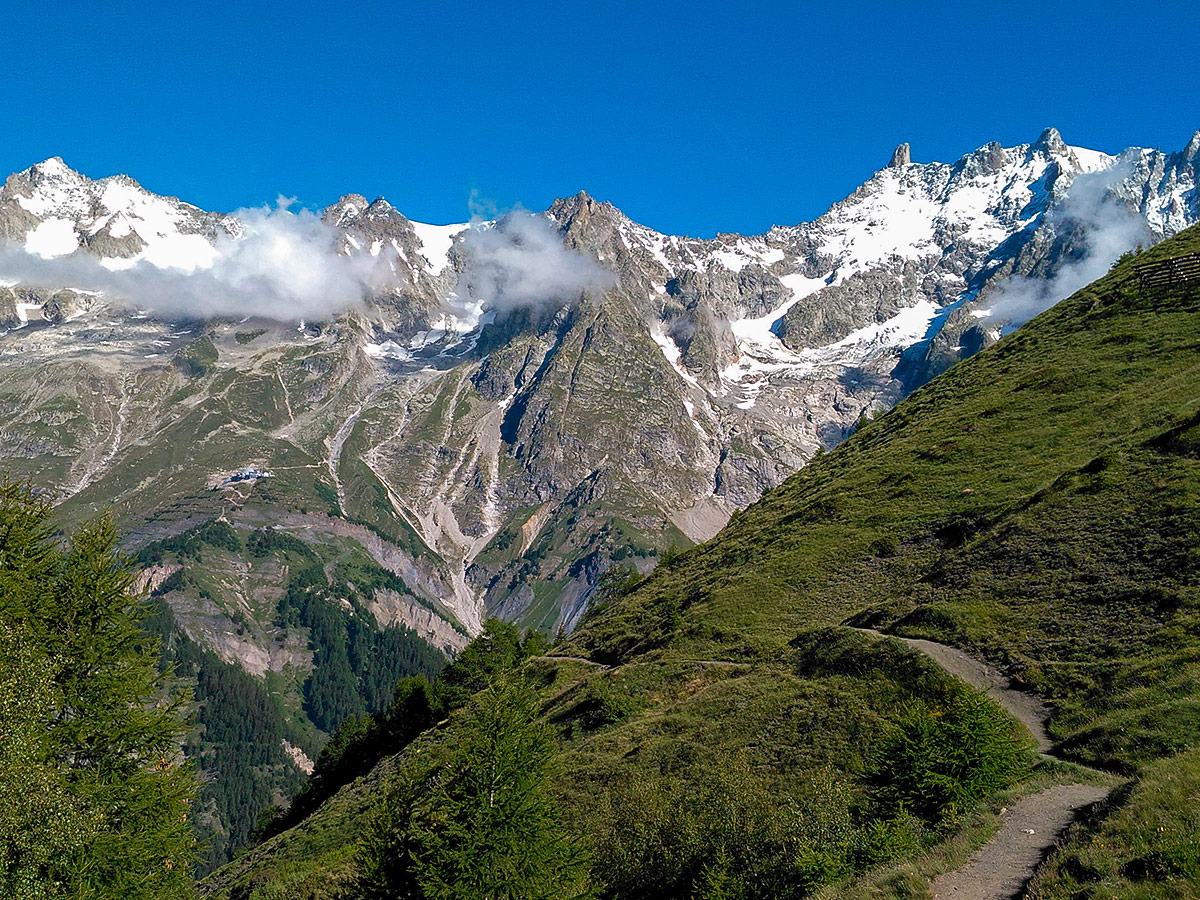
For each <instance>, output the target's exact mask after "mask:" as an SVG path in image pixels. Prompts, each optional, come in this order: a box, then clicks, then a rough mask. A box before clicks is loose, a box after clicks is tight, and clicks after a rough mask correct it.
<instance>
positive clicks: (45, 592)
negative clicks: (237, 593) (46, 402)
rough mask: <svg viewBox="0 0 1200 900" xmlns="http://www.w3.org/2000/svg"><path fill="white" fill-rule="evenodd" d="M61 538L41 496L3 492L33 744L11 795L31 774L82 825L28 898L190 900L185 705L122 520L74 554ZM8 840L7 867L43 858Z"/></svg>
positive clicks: (18, 708)
mask: <svg viewBox="0 0 1200 900" xmlns="http://www.w3.org/2000/svg"><path fill="white" fill-rule="evenodd" d="M52 534H53V532H52V528H51V525H50V521H49V509H48V507H47V505H46V504H45V503H44V502H42V501H41V500H39V499H38V498H37V497H35V496H34V494H33V492H32V491H31V490H30V489H29V488H28V487H25V486H20V485H13V484H10V483H5V484H4V485H2V486H0V621H3V622H5V623H7V630H6V632H5V640H6V641H7V650H6V652H7V653H8V655H9V656H10V657H11V658H13V659H15V660H16V662H17V665H14V667H13V668H12V673H15V674H14V675H13V676H12V677H11V678H9V677H6V678H5V679H4V681H3V683H2V684H0V702H3V704H4V706H5V712H6V715H5V719H4V721H5V730H6V731H10V732H12V733H14V734H16V735H17V736H18V737H19V738H20V740H21V741H22V743H18V746H17V750H16V754H17V756H16V757H15V758H10V757H6V760H5V762H6V764H7V766H8V768H7V769H5V770H3V772H2V774H3V777H4V779H5V781H4V783H3V784H0V792H9V791H11V790H13V789H19V787H20V785H19V784H14V782H13V781H12V779H13V778H14V777H15V775H17V774H18V773H20V772H23V771H24V772H31V773H35V774H37V775H38V776H39V777H41V778H43V780H44V782H43V783H44V784H46V785H47V786H48V791H49V793H48V794H47V795H46V796H47V798H49V801H50V802H52V803H55V804H57V805H56V807H55V808H56V809H58V810H59V812H60V814H61V816H69V817H75V818H74V819H73V822H74V824H70V825H66V824H64V823H65V822H66V820H65V819H63V820H62V822H60V824H63V826H64V827H66V828H67V832H69V834H66V835H65V836H63V837H62V838H61V839H62V840H64V841H67V843H66V844H61V845H60V852H58V853H57V854H56V855H55V857H54V859H53V860H52V862H51V864H50V865H49V866H48V867H47V868H45V870H44V871H43V872H42V875H41V876H39V877H40V878H41V882H40V883H38V884H37V885H31V886H30V887H29V891H28V893H29V895H30V896H36V895H37V894H36V890H35V887H36V889H37V890H43V891H45V892H47V893H53V892H54V891H58V892H59V893H65V894H67V895H69V896H71V897H75V898H95V900H100V898H117V897H120V898H123V900H139V898H146V900H151V898H153V900H170V898H175V897H183V896H187V895H189V894H191V893H192V881H191V868H192V864H193V862H194V853H195V849H194V841H193V839H192V835H191V831H190V828H189V826H188V821H187V819H188V816H187V812H188V803H189V802H190V800H191V798H192V796H193V794H194V791H195V780H194V778H193V776H192V774H191V772H190V770H189V769H188V768H187V767H186V766H183V765H181V764H180V758H179V748H180V743H181V737H182V735H181V721H180V716H179V713H180V709H181V706H182V702H183V700H182V698H174V699H169V698H167V696H166V690H165V684H164V676H163V674H162V673H161V672H160V671H159V668H158V648H157V645H156V644H155V643H154V642H153V641H152V640H150V639H149V638H148V637H147V635H146V634H145V633H144V632H143V631H142V629H141V628H140V626H139V622H140V620H141V618H142V616H143V615H144V612H145V610H144V607H143V606H142V604H141V602H140V601H139V600H138V599H137V598H136V597H135V596H134V593H133V575H132V573H131V570H130V566H129V562H128V560H127V559H126V558H125V557H124V556H123V555H122V554H121V553H120V552H119V550H118V548H117V532H116V529H115V527H114V526H113V524H112V522H111V521H109V520H107V519H101V520H100V521H98V522H95V523H93V524H90V525H87V526H84V527H83V528H81V529H80V530H79V531H78V532H76V533H75V535H74V536H73V537H72V538H71V540H70V543H69V546H68V547H67V548H66V549H63V548H62V547H60V546H59V545H58V544H57V543H55V542H54V540H53V538H52ZM22 692H25V693H27V694H28V695H29V696H30V697H33V698H34V700H33V702H30V703H24V702H23V700H22V697H21V696H20V693H22ZM10 710H11V715H9V711H10ZM34 733H38V734H40V737H39V738H38V740H36V741H35V740H33V739H32V737H31V735H33V734H34ZM22 735H23V737H21V736H22ZM55 798H57V799H55ZM47 821H51V822H53V821H57V820H56V819H55V818H54V816H50V817H49V819H48V820H47ZM58 827H59V826H57V825H55V826H54V828H55V829H57V828H58ZM57 833H58V832H57V831H56V832H55V834H57ZM52 836H53V835H52ZM68 838H69V840H68ZM54 839H55V840H59V839H60V838H59V837H55V838H54ZM0 840H3V842H4V843H3V846H2V847H0V851H2V855H3V858H4V859H5V860H6V861H8V860H11V859H12V858H14V857H16V858H18V859H21V860H26V861H29V860H30V859H31V858H30V857H29V856H28V854H25V853H23V852H22V850H21V847H20V840H19V835H15V834H13V833H0ZM68 845H69V846H68ZM19 868H21V870H22V871H23V872H24V873H25V874H23V875H22V876H21V877H25V878H29V877H31V876H29V874H28V873H29V871H31V870H30V869H29V867H28V866H26V865H25V864H24V863H21V864H20V866H19ZM56 885H57V886H56Z"/></svg>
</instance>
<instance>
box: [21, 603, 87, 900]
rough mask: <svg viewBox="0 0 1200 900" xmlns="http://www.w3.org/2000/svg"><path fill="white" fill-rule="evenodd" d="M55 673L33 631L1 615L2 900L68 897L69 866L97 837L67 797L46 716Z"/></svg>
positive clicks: (81, 810)
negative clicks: (9, 899) (64, 893)
mask: <svg viewBox="0 0 1200 900" xmlns="http://www.w3.org/2000/svg"><path fill="white" fill-rule="evenodd" d="M55 705H56V692H55V689H54V670H53V667H52V666H51V665H50V661H49V660H48V659H47V658H46V656H45V654H44V653H42V652H41V649H40V648H39V647H38V646H37V645H36V643H35V642H34V640H33V638H32V636H31V635H30V634H29V632H28V630H27V629H26V628H24V627H22V625H21V623H19V622H17V621H11V620H8V619H7V618H6V617H3V615H2V614H0V896H3V897H21V898H28V900H40V898H43V897H46V898H49V897H54V896H58V895H59V894H61V892H62V891H63V890H64V889H65V887H66V884H67V881H68V879H69V872H68V867H66V866H64V865H63V861H64V860H66V859H68V858H72V857H74V856H75V855H76V854H78V853H79V851H80V850H81V849H82V848H83V847H84V845H85V844H86V842H87V841H88V840H89V839H90V838H91V837H92V836H93V835H94V833H95V830H96V826H97V824H98V822H97V817H96V816H95V815H94V814H93V813H91V812H90V811H89V810H87V809H86V808H84V806H83V805H82V804H81V803H80V802H79V801H78V800H77V799H76V798H74V797H72V796H71V794H70V793H69V792H68V790H67V785H66V783H65V781H64V778H63V774H62V772H61V771H60V769H59V767H58V765H57V763H56V761H55V760H54V758H53V754H52V752H51V746H50V740H49V737H48V735H47V731H46V726H45V722H44V716H45V712H46V710H48V709H52V708H54V707H55Z"/></svg>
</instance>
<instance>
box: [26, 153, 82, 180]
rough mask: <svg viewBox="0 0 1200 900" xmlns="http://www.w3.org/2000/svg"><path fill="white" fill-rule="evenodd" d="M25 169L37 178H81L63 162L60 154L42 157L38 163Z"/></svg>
mask: <svg viewBox="0 0 1200 900" xmlns="http://www.w3.org/2000/svg"><path fill="white" fill-rule="evenodd" d="M26 171H27V172H29V174H31V175H34V176H36V177H37V178H39V179H41V178H49V179H54V180H63V179H82V178H83V176H82V175H80V174H79V173H78V172H76V171H75V170H74V169H72V168H71V167H70V166H68V165H67V164H66V163H65V162H63V158H62V157H61V156H51V157H50V158H49V159H44V160H42V161H41V162H40V163H35V164H34V165H32V166H30V167H29V168H28V169H27V170H26Z"/></svg>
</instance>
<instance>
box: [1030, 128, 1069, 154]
mask: <svg viewBox="0 0 1200 900" xmlns="http://www.w3.org/2000/svg"><path fill="white" fill-rule="evenodd" d="M1030 149H1033V150H1041V151H1042V152H1043V153H1045V154H1046V155H1047V156H1054V155H1056V154H1059V153H1066V152H1067V144H1066V141H1064V140H1063V137H1062V135H1061V134H1059V133H1058V129H1057V128H1047V129H1046V130H1045V131H1043V132H1042V133H1041V135H1040V136H1039V137H1038V139H1037V140H1036V141H1035V142H1034V144H1033V147H1032V148H1030Z"/></svg>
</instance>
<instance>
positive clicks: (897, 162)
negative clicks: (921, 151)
mask: <svg viewBox="0 0 1200 900" xmlns="http://www.w3.org/2000/svg"><path fill="white" fill-rule="evenodd" d="M911 162H912V153H911V152H910V150H909V147H908V144H907V142H906V143H903V144H901V145H900V146H899V147H897V148H896V149H895V150H893V151H892V161H891V162H889V163H888V168H889V169H899V168H901V167H902V166H907V165H908V164H909V163H911Z"/></svg>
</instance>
